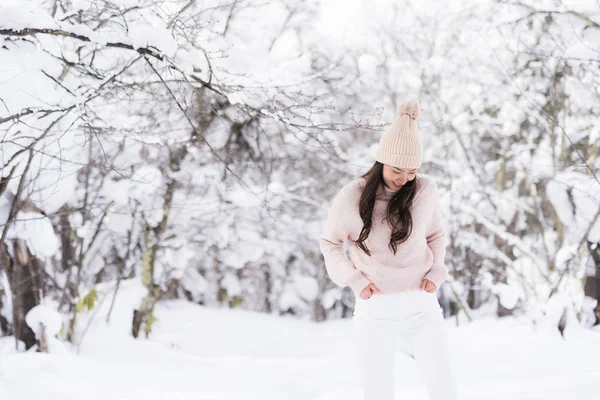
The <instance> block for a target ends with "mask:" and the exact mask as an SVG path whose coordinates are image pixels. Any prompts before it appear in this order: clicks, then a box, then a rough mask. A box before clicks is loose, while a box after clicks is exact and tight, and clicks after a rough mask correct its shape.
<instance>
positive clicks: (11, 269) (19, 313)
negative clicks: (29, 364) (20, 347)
mask: <svg viewBox="0 0 600 400" xmlns="http://www.w3.org/2000/svg"><path fill="white" fill-rule="evenodd" d="M13 244H14V248H15V252H14V254H15V258H14V259H11V260H10V262H9V265H8V268H7V272H8V274H7V275H8V281H9V284H10V290H11V293H12V297H13V327H14V332H15V338H16V339H17V340H20V341H22V342H23V343H24V344H25V348H26V349H30V348H31V347H32V346H33V345H35V344H36V343H37V340H36V338H35V334H34V333H33V331H32V330H31V328H30V327H29V326H27V323H26V322H25V316H26V315H27V313H28V312H29V311H30V310H31V309H32V308H33V307H35V306H37V305H39V304H40V295H41V294H42V293H43V287H44V286H43V274H44V264H43V262H42V261H41V260H39V259H37V258H35V257H33V256H32V255H31V254H30V253H29V249H28V248H27V245H26V243H25V241H24V240H22V239H17V240H15V241H13Z"/></svg>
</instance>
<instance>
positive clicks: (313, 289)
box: [294, 275, 319, 301]
mask: <svg viewBox="0 0 600 400" xmlns="http://www.w3.org/2000/svg"><path fill="white" fill-rule="evenodd" d="M294 282H296V290H297V291H298V294H299V295H300V297H302V298H303V299H304V300H306V301H313V300H315V299H316V298H317V296H318V295H319V282H317V280H316V279H315V278H313V277H312V276H302V275H298V276H297V277H296V278H295V279H294Z"/></svg>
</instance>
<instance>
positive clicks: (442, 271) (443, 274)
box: [424, 265, 449, 289]
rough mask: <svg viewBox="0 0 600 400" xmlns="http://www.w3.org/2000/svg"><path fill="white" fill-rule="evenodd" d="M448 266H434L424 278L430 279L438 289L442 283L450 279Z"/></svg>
mask: <svg viewBox="0 0 600 400" xmlns="http://www.w3.org/2000/svg"><path fill="white" fill-rule="evenodd" d="M448 276H449V275H448V268H446V266H445V265H441V266H434V267H433V268H431V269H430V270H429V272H428V273H427V274H426V275H425V276H424V279H429V280H430V281H431V282H433V284H434V285H435V287H436V289H439V288H440V286H442V283H444V281H445V280H446V279H448Z"/></svg>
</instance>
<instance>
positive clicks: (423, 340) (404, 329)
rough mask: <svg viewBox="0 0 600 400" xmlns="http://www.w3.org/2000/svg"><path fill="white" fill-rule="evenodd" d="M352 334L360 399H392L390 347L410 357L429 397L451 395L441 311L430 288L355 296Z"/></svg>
mask: <svg viewBox="0 0 600 400" xmlns="http://www.w3.org/2000/svg"><path fill="white" fill-rule="evenodd" d="M353 324H354V340H355V343H356V350H357V355H358V362H359V367H360V370H361V377H362V384H363V389H364V400H394V379H393V378H394V358H395V355H396V354H395V353H396V349H397V348H398V347H400V349H401V350H402V351H403V352H404V353H406V354H407V355H409V356H411V357H413V358H414V359H415V360H416V362H417V365H418V366H419V369H420V372H421V375H422V377H423V379H424V380H425V383H426V385H427V391H428V393H429V397H430V399H431V400H457V399H458V387H457V384H456V379H455V376H454V373H453V370H452V361H451V357H450V354H449V349H448V336H447V331H446V326H445V325H444V316H443V314H442V309H441V307H440V304H439V302H438V299H437V295H436V294H435V293H428V292H426V291H421V290H415V291H408V292H401V293H393V294H375V295H373V296H372V297H371V298H370V299H368V300H363V299H361V298H360V297H357V299H356V306H355V308H354V316H353Z"/></svg>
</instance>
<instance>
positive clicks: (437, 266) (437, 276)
mask: <svg viewBox="0 0 600 400" xmlns="http://www.w3.org/2000/svg"><path fill="white" fill-rule="evenodd" d="M431 185H432V190H431V192H430V193H431V196H432V197H433V202H434V203H433V204H434V206H433V210H432V214H431V219H430V221H429V227H428V229H427V245H428V246H429V248H430V249H431V252H432V253H433V265H432V266H431V269H430V270H429V271H428V272H427V274H425V278H426V279H429V280H430V281H431V282H433V283H434V284H435V286H436V288H437V289H439V288H440V286H441V285H442V283H443V282H444V281H445V280H446V279H448V277H449V272H448V267H446V264H445V261H444V259H445V257H446V243H445V230H444V225H443V223H442V215H441V211H440V208H441V207H440V198H439V192H438V189H437V185H436V183H435V182H434V181H432V182H431Z"/></svg>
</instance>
